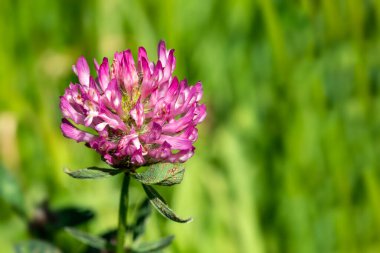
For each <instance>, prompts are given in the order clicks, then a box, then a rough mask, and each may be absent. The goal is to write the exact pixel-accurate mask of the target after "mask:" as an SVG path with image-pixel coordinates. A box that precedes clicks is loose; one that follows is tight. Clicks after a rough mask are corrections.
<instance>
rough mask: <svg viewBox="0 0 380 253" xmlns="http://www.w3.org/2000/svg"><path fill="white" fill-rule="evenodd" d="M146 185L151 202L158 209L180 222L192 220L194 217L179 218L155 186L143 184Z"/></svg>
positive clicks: (164, 214)
mask: <svg viewBox="0 0 380 253" xmlns="http://www.w3.org/2000/svg"><path fill="white" fill-rule="evenodd" d="M142 186H143V187H144V191H145V192H146V194H147V195H148V198H149V200H150V203H152V205H153V206H154V207H155V208H156V209H157V210H158V212H159V213H161V214H162V215H163V216H165V217H166V218H168V219H170V220H172V221H175V222H178V223H187V222H190V221H192V220H193V219H192V218H188V219H182V218H179V217H178V216H177V215H176V214H175V213H174V212H173V211H172V210H171V209H170V208H169V207H168V206H167V204H166V202H165V200H164V199H163V198H162V197H161V196H160V194H159V193H158V192H157V191H156V190H155V189H153V187H151V186H149V185H144V184H143V185H142Z"/></svg>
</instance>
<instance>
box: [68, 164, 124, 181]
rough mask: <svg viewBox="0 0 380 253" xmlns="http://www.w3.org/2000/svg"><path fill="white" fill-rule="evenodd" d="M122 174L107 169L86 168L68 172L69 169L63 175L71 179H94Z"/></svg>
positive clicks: (119, 171)
mask: <svg viewBox="0 0 380 253" xmlns="http://www.w3.org/2000/svg"><path fill="white" fill-rule="evenodd" d="M121 172H123V170H116V169H107V168H98V167H88V168H84V169H79V170H74V171H70V170H69V169H65V173H67V174H68V175H69V176H71V177H73V178H78V179H96V178H103V177H109V176H114V175H117V174H119V173H121Z"/></svg>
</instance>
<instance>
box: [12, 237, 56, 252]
mask: <svg viewBox="0 0 380 253" xmlns="http://www.w3.org/2000/svg"><path fill="white" fill-rule="evenodd" d="M14 249H15V252H16V253H61V251H60V250H59V249H57V248H56V247H55V246H53V245H51V244H49V243H47V242H43V241H40V240H30V241H25V242H20V243H17V244H16V245H15V247H14Z"/></svg>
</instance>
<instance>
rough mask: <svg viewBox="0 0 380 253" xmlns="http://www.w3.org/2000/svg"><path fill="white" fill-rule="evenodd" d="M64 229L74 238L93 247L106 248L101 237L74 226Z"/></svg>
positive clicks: (105, 243) (104, 241)
mask: <svg viewBox="0 0 380 253" xmlns="http://www.w3.org/2000/svg"><path fill="white" fill-rule="evenodd" d="M65 231H66V232H67V233H69V234H70V235H71V236H73V237H74V238H76V239H77V240H79V241H81V242H82V243H84V244H86V245H89V246H91V247H93V248H96V249H101V250H104V249H107V248H108V245H107V241H106V240H105V239H103V238H100V237H97V236H94V235H90V234H87V233H85V232H83V231H80V230H78V229H75V228H70V227H67V228H65Z"/></svg>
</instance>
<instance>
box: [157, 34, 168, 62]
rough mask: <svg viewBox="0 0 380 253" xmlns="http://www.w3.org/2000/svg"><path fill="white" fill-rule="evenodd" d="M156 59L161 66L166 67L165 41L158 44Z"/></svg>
mask: <svg viewBox="0 0 380 253" xmlns="http://www.w3.org/2000/svg"><path fill="white" fill-rule="evenodd" d="M157 51H158V59H159V61H160V62H161V63H162V65H163V66H166V58H167V56H166V53H167V52H166V46H165V41H163V40H161V41H160V43H159V44H158V50H157Z"/></svg>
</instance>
